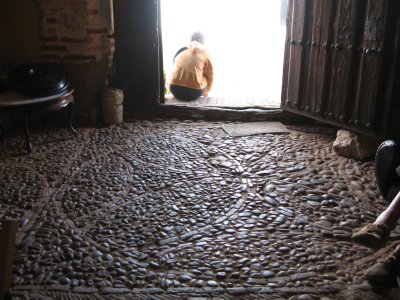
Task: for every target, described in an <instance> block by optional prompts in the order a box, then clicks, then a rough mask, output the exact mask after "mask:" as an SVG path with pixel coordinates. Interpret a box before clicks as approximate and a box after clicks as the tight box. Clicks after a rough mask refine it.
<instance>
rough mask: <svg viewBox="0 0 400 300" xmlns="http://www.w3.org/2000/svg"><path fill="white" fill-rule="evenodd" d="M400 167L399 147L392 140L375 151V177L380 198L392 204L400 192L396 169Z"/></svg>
mask: <svg viewBox="0 0 400 300" xmlns="http://www.w3.org/2000/svg"><path fill="white" fill-rule="evenodd" d="M398 166H400V145H399V143H398V142H396V141H394V140H387V141H384V142H383V143H382V144H381V145H380V146H379V148H378V150H377V151H376V155H375V175H376V180H377V182H378V186H379V189H380V191H381V193H382V196H383V197H384V198H385V199H386V200H387V201H388V202H392V200H393V199H394V197H395V196H396V195H397V193H398V192H399V191H400V177H399V176H398V174H397V172H396V168H397V167H398Z"/></svg>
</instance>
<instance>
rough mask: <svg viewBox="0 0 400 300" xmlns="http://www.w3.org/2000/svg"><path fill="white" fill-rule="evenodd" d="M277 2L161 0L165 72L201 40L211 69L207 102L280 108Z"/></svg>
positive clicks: (281, 38)
mask: <svg viewBox="0 0 400 300" xmlns="http://www.w3.org/2000/svg"><path fill="white" fill-rule="evenodd" d="M284 2H285V1H281V0H246V1H244V0H163V1H162V2H161V20H162V24H161V26H162V34H163V53H164V71H165V72H166V74H167V80H168V77H169V74H170V73H171V70H172V60H173V57H174V55H175V53H176V52H177V50H178V49H180V48H181V47H183V46H187V45H188V43H189V37H190V34H191V33H192V32H193V31H197V30H199V31H201V32H203V34H204V36H205V47H207V49H208V50H209V51H210V53H211V56H212V60H213V64H214V73H215V74H214V85H213V88H212V90H211V92H210V94H209V96H210V97H231V98H232V97H233V98H260V99H262V100H264V99H265V100H267V101H268V102H274V103H276V104H277V105H279V103H280V95H281V86H282V68H283V54H284V39H285V33H286V32H285V24H284V22H282V17H281V15H283V14H284V15H286V12H285V11H284V10H285V8H284V7H283V4H282V3H284Z"/></svg>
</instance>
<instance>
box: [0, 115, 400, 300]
mask: <svg viewBox="0 0 400 300" xmlns="http://www.w3.org/2000/svg"><path fill="white" fill-rule="evenodd" d="M220 125H221V123H218V122H203V121H199V122H192V121H183V122H181V121H165V120H155V121H133V122H130V123H124V124H122V125H120V126H111V127H107V128H100V129H95V128H80V129H79V130H78V131H79V133H78V136H77V137H74V136H73V135H71V134H70V132H68V131H66V130H63V129H52V130H50V129H48V130H36V131H33V133H32V135H33V146H34V153H32V154H29V155H25V154H24V144H23V136H22V135H10V136H7V137H6V138H5V140H4V141H3V142H2V144H1V145H0V156H1V157H0V178H1V181H0V190H1V194H0V205H1V206H0V208H1V209H0V218H3V219H4V218H16V219H18V220H19V221H20V225H19V230H18V236H17V251H16V255H15V259H14V270H13V295H14V298H15V299H176V298H189V299H199V298H210V297H214V298H215V299H230V298H240V299H260V298H265V299H367V296H366V295H369V297H370V299H381V298H382V297H383V298H382V299H390V298H386V297H385V294H384V293H381V294H379V293H378V294H376V293H375V292H372V290H371V288H370V286H368V285H367V284H366V282H365V279H364V277H363V272H364V270H365V269H366V267H368V266H369V265H371V264H373V263H374V262H375V260H374V259H370V258H371V257H373V254H374V252H373V250H370V249H368V248H365V247H362V246H358V245H355V244H353V243H352V242H351V241H350V235H351V232H352V230H353V229H354V228H356V227H359V226H361V225H363V224H365V223H367V222H369V221H372V220H374V219H375V217H376V216H377V215H378V214H379V212H381V211H382V210H383V209H384V208H385V206H386V202H385V201H384V200H383V199H382V198H381V197H380V194H379V191H378V189H377V185H376V182H375V178H374V165H373V162H372V161H369V162H359V161H355V160H352V159H347V158H344V157H340V156H338V155H337V154H336V153H334V152H333V150H332V142H333V140H334V134H332V132H330V131H326V130H324V131H321V130H319V129H318V128H311V127H310V128H303V127H296V126H292V127H290V128H291V129H292V130H291V133H290V134H287V135H268V134H266V135H257V136H250V137H240V138H231V137H230V136H228V135H227V134H226V133H225V132H224V131H223V130H222V129H221V127H220ZM304 129H306V130H304ZM397 236H398V234H397V235H396V233H394V234H393V235H392V238H393V239H397ZM346 293H347V294H346ZM349 293H350V294H351V293H352V296H351V297H352V298H349V296H346V295H349ZM371 297H372V298H371ZM374 297H375V298H374ZM379 297H381V298H379Z"/></svg>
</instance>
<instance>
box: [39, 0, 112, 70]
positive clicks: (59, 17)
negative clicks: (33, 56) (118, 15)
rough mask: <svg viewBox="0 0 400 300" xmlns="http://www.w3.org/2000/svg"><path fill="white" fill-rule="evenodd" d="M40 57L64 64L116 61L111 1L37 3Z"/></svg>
mask: <svg viewBox="0 0 400 300" xmlns="http://www.w3.org/2000/svg"><path fill="white" fill-rule="evenodd" d="M36 3H37V8H38V14H39V56H40V59H41V60H45V61H51V62H63V63H89V62H93V61H99V60H101V59H104V58H105V59H107V60H109V61H110V63H111V61H112V58H113V54H114V36H113V26H112V17H111V15H112V9H111V7H112V6H111V2H110V0H36Z"/></svg>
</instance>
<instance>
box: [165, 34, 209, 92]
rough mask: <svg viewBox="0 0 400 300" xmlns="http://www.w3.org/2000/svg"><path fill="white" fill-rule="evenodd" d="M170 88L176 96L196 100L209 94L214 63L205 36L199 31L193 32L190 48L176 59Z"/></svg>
mask: <svg viewBox="0 0 400 300" xmlns="http://www.w3.org/2000/svg"><path fill="white" fill-rule="evenodd" d="M174 61H175V62H174V68H173V71H172V75H171V79H170V85H169V89H170V91H171V93H172V94H173V95H174V97H175V98H178V99H181V100H196V99H198V98H200V97H201V96H205V97H207V96H208V93H209V91H210V90H211V87H212V83H213V65H212V61H211V56H210V54H209V52H208V51H207V50H206V49H205V48H204V36H203V34H202V33H201V32H199V31H197V32H194V33H192V34H191V36H190V44H189V48H187V49H186V50H183V51H182V52H180V53H179V54H178V55H177V56H176V57H175V59H174Z"/></svg>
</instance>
